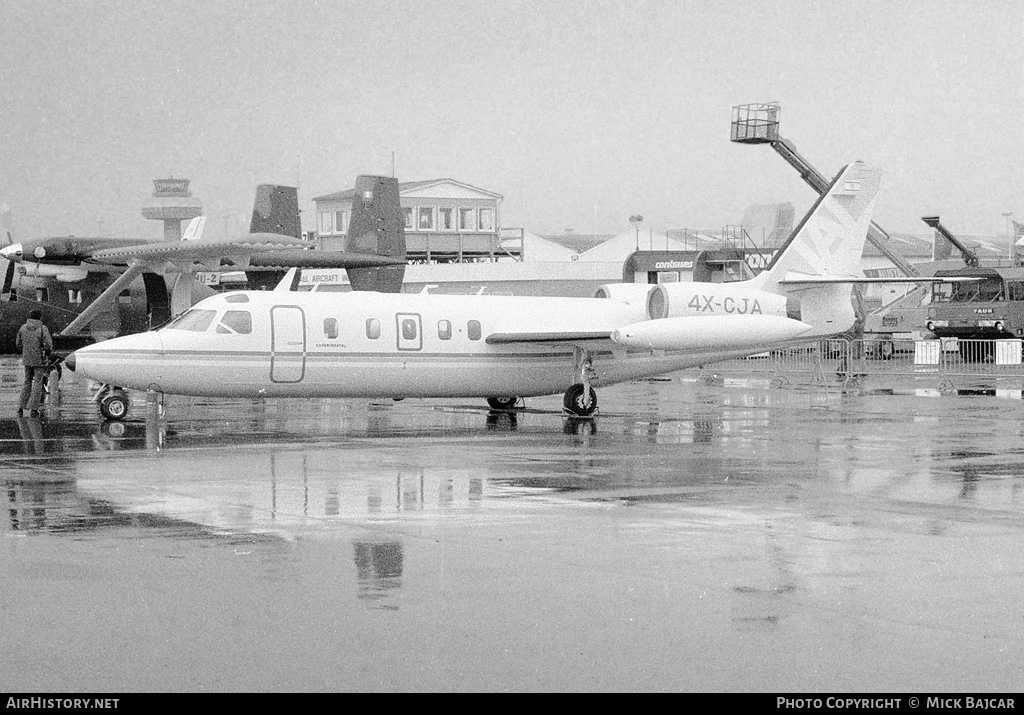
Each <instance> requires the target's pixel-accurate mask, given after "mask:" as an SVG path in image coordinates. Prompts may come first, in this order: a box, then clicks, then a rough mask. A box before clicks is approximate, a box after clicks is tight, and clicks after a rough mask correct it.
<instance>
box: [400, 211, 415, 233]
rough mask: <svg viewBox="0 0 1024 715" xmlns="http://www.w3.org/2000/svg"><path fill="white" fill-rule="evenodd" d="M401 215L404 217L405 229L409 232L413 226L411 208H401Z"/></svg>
mask: <svg viewBox="0 0 1024 715" xmlns="http://www.w3.org/2000/svg"><path fill="white" fill-rule="evenodd" d="M402 214H403V215H404V216H405V227H406V228H407V229H409V230H410V231H411V230H412V228H413V225H412V207H409V208H403V209H402Z"/></svg>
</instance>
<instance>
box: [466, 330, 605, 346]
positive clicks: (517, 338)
mask: <svg viewBox="0 0 1024 715" xmlns="http://www.w3.org/2000/svg"><path fill="white" fill-rule="evenodd" d="M611 339H612V334H611V332H610V331H607V330H597V331H581V332H576V333H574V332H551V333H491V334H490V335H488V336H487V337H486V338H485V339H484V342H485V343H487V344H488V345H515V344H523V343H580V342H589V341H594V340H609V341H610V340H611Z"/></svg>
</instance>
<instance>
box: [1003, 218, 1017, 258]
mask: <svg viewBox="0 0 1024 715" xmlns="http://www.w3.org/2000/svg"><path fill="white" fill-rule="evenodd" d="M1011 216H1013V211H1003V218H1005V219H1006V237H1007V238H1008V239H1009V240H1010V265H1011V266H1015V265H1017V247H1016V246H1014V245H1013V232H1012V231H1011V230H1010V217H1011Z"/></svg>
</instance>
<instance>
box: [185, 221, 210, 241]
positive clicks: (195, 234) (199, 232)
mask: <svg viewBox="0 0 1024 715" xmlns="http://www.w3.org/2000/svg"><path fill="white" fill-rule="evenodd" d="M205 226H206V217H205V216H196V217H195V218H194V219H192V220H191V221H189V222H188V226H186V227H185V232H184V233H183V234H181V240H182V241H198V240H199V239H201V238H202V237H203V228H204V227H205Z"/></svg>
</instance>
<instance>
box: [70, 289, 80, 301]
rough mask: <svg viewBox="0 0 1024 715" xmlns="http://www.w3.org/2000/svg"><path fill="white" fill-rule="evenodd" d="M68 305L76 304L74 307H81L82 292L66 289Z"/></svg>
mask: <svg viewBox="0 0 1024 715" xmlns="http://www.w3.org/2000/svg"><path fill="white" fill-rule="evenodd" d="M68 303H73V304H76V305H81V304H82V291H80V290H76V289H74V288H68Z"/></svg>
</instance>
